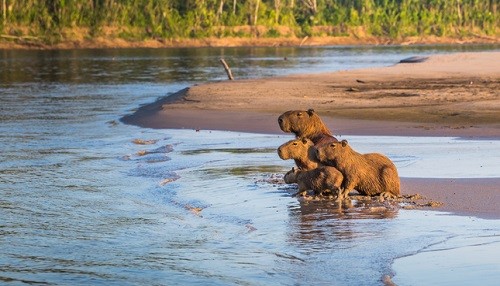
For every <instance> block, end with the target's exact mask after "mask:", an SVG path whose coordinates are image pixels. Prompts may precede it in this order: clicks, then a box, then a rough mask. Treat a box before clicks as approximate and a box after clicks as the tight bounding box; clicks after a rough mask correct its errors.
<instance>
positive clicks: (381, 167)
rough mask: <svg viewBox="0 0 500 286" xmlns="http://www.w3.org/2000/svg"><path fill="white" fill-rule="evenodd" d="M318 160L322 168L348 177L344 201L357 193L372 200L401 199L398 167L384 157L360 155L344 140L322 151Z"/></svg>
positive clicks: (379, 155)
mask: <svg viewBox="0 0 500 286" xmlns="http://www.w3.org/2000/svg"><path fill="white" fill-rule="evenodd" d="M316 157H317V158H318V160H319V161H320V162H321V163H322V164H325V165H329V166H333V167H335V168H337V169H338V170H339V171H340V172H341V173H342V175H344V182H343V183H342V187H343V189H344V190H343V194H342V196H341V197H342V198H345V197H347V195H348V194H349V192H350V191H352V190H353V189H356V190H357V191H358V192H359V193H360V194H362V195H369V196H373V195H389V196H399V195H400V190H399V176H398V171H397V169H396V166H395V165H394V163H392V161H391V160H390V159H389V158H387V157H386V156H384V155H382V154H378V153H370V154H360V153H358V152H356V151H354V150H353V149H352V148H351V146H349V144H348V143H347V141H346V140H342V141H341V142H332V143H330V144H325V145H323V146H320V147H318V148H317V152H316ZM339 197H340V196H339Z"/></svg>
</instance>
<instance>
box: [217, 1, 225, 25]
mask: <svg viewBox="0 0 500 286" xmlns="http://www.w3.org/2000/svg"><path fill="white" fill-rule="evenodd" d="M223 8H224V0H220V2H219V9H218V10H217V22H219V19H220V16H221V15H222V11H223V10H222V9H223Z"/></svg>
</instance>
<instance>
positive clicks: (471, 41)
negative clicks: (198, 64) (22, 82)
mask: <svg viewBox="0 0 500 286" xmlns="http://www.w3.org/2000/svg"><path fill="white" fill-rule="evenodd" d="M11 38H12V39H8V38H5V39H3V40H0V50H17V49H19V50H65V49H127V48H203V47H316V46H349V45H366V46H369V45H401V46H411V45H498V44H500V39H498V38H496V37H487V36H484V35H477V36H468V37H436V36H425V37H420V36H418V37H417V36H414V37H404V38H401V39H392V38H387V37H373V36H355V35H352V36H311V37H302V38H299V37H295V36H290V37H276V38H272V37H270V38H266V37H223V38H217V37H208V38H202V39H190V38H179V39H161V38H158V39H154V38H151V39H145V40H126V39H122V38H119V37H116V36H113V35H106V36H101V37H95V38H92V39H85V38H83V37H80V38H76V39H65V40H63V41H61V42H59V43H56V44H46V43H43V42H42V41H40V40H34V39H37V37H29V36H28V37H24V38H23V37H22V36H21V37H15V36H12V37H11Z"/></svg>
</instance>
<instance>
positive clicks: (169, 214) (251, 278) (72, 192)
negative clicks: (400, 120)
mask: <svg viewBox="0 0 500 286" xmlns="http://www.w3.org/2000/svg"><path fill="white" fill-rule="evenodd" d="M490 49H498V47H495V46H458V47H455V46H451V47H450V46H437V47H406V48H398V47H335V48H328V47H326V48H234V49H166V50H155V49H137V50H70V51H0V142H1V144H2V152H0V186H1V187H0V191H1V195H0V284H13V285H22V284H42V285H43V284H48V285H82V284H85V285H88V284H91V285H100V284H101V285H176V284H177V285H178V284H204V285H206V284H211V285H235V284H237V285H268V284H278V285H295V284H299V285H301V284H315V285H317V284H325V285H377V284H381V283H382V282H381V277H382V276H383V275H390V276H393V275H394V274H396V278H397V277H398V276H397V273H395V271H394V269H393V261H394V259H396V258H398V257H416V259H418V255H415V254H420V253H423V252H425V250H426V249H429V246H430V245H441V244H446V243H454V247H453V249H454V250H456V251H458V253H459V254H460V253H461V252H460V249H464V250H468V249H470V247H471V245H479V247H483V248H482V249H488V250H491V248H493V249H494V250H496V249H499V241H500V239H499V238H498V235H499V234H498V230H499V229H500V225H499V223H498V221H496V220H481V219H477V218H467V217H455V216H450V215H445V214H441V213H437V212H423V211H402V210H397V209H393V208H391V207H389V208H379V209H377V208H374V209H369V208H363V207H361V206H359V207H356V208H353V209H351V210H348V211H345V212H338V210H336V209H335V208H332V205H331V204H330V203H328V202H311V203H306V202H299V201H298V200H297V199H296V198H293V197H291V195H290V193H291V191H293V190H290V187H288V186H284V185H282V184H280V183H279V176H280V174H282V173H283V172H285V171H286V170H287V169H288V168H289V167H291V162H285V161H281V160H280V159H279V158H278V157H277V155H276V153H275V148H276V147H277V146H278V145H280V144H281V143H282V142H284V141H286V140H288V139H289V137H287V136H285V135H260V134H245V133H234V132H215V131H213V132H210V131H202V132H195V131H192V130H150V129H141V128H138V127H135V126H127V125H123V124H121V123H119V118H120V117H121V116H122V115H124V114H127V113H130V112H132V111H133V109H135V108H137V106H139V105H140V104H144V103H148V102H151V101H153V100H155V99H156V98H158V97H160V96H164V95H166V94H169V93H171V92H175V91H177V90H179V89H181V88H184V87H186V86H189V85H191V84H195V83H200V82H205V81H209V80H221V79H225V73H224V71H223V69H222V67H221V66H220V63H219V62H218V60H219V58H220V57H224V58H225V59H226V61H227V62H228V63H229V64H230V66H231V67H232V70H233V74H234V75H235V77H236V78H250V77H261V76H274V75H283V74H290V73H310V72H322V71H333V70H341V69H352V68H360V67H369V66H387V65H392V64H394V63H396V62H397V61H399V60H400V59H402V58H406V57H409V56H415V55H429V54H436V53H447V52H455V51H469V50H472V51H478V50H479V51H481V50H490ZM284 57H286V58H287V60H284ZM134 139H144V140H155V141H154V142H152V144H151V145H139V144H135V143H133V140H134ZM365 139H366V138H361V137H359V138H353V140H354V142H356V141H358V142H359V144H361V147H362V148H367V149H370V148H371V147H372V145H370V144H369V143H365V145H362V144H363V143H362V142H365V141H369V142H376V141H377V140H379V139H377V138H371V139H370V140H365ZM391 140H393V142H396V141H398V140H399V141H401V142H402V143H401V144H410V145H411V144H413V145H411V146H410V147H411V148H413V149H411V148H410V147H408V146H406V147H404V148H400V149H394V148H392V149H391V148H390V147H389V146H386V147H381V148H383V150H380V151H382V152H387V153H388V154H389V155H390V156H391V158H393V159H394V160H395V161H396V164H397V165H398V169H400V170H401V172H402V173H403V174H405V175H406V176H412V175H414V176H426V175H427V174H426V173H425V172H423V173H422V168H420V167H418V166H420V165H419V164H422V162H426V160H432V157H429V156H430V155H428V154H427V153H426V152H423V151H422V152H420V151H418V150H420V149H421V146H422V145H418V144H424V143H418V142H417V141H415V140H413V139H405V138H399V139H398V138H393V139H391ZM436 140H438V141H439V140H442V142H441V141H439V142H441V143H440V144H442V145H443V146H444V145H448V147H449V145H450V144H458V145H457V148H459V149H458V150H461V152H462V153H467V152H469V153H474V152H478V151H477V150H475V149H473V150H471V149H467V147H465V144H464V145H460V144H461V143H460V142H457V141H454V140H453V139H450V138H445V139H436ZM405 142H406V143H405ZM415 142H416V143H415ZM469 142H470V141H469ZM481 142H482V143H481V144H484V148H483V149H481V150H486V151H485V152H488V153H489V154H490V156H489V157H490V159H489V160H490V161H488V162H489V163H488V162H486V163H485V164H484V166H485V167H484V169H480V168H479V167H478V168H477V169H474V170H475V171H474V173H473V174H470V175H471V176H474V177H481V176H490V177H491V176H495V170H498V168H497V167H498V165H496V164H497V163H495V162H498V161H497V160H496V157H495V156H491V154H492V153H493V154H495V150H498V143H497V142H490V141H486V140H485V141H481ZM478 144H479V143H478ZM379 146H380V144H379ZM399 146H402V145H399ZM409 148H410V149H409ZM408 150H414V151H412V152H409V151H408ZM464 150H465V151H464ZM496 153H497V154H498V153H499V152H496ZM471 157H473V156H471ZM429 158H431V159H429ZM440 160H442V161H443V162H448V163H449V160H448V159H446V158H445V159H443V158H441V157H440ZM483 163H484V162H483ZM449 165H453V164H449ZM445 166H447V165H445ZM481 167H483V166H481ZM436 169H438V170H440V171H442V172H441V173H440V172H437V173H436V172H432V171H430V173H436V176H439V175H440V174H441V175H442V176H459V177H463V176H467V175H468V174H463V173H462V172H461V170H460V169H457V168H455V169H453V168H448V167H446V168H439V167H436ZM442 169H446V172H445V171H444V170H442ZM275 178H277V179H276V182H275V181H274V179H275ZM463 238H466V240H465V241H470V243H465V242H464V239H463ZM479 238H481V240H479ZM456 241H458V242H459V243H457V242H456ZM438 250H439V248H438ZM456 251H455V252H456ZM455 252H453V253H455ZM489 252H490V253H491V251H489ZM496 262H497V263H496V264H495V263H493V264H492V265H493V270H496V269H498V267H499V265H500V263H498V261H496ZM394 265H395V269H397V267H396V266H398V265H400V264H398V263H396V264H394ZM401 265H404V261H403V262H402V264H401ZM462 266H463V265H462ZM443 267H444V268H446V266H443ZM478 267H479V268H480V269H482V270H483V271H482V272H473V271H472V270H473V269H475V268H478ZM495 267H496V268H495ZM403 268H405V269H406V267H404V266H403ZM467 269H468V270H470V271H471V272H473V273H472V275H473V274H474V273H480V274H484V271H489V269H491V268H488V266H484V265H481V264H478V263H476V264H474V265H473V266H469V267H468V268H467ZM487 273H488V274H490V275H489V276H487V277H489V278H487V279H486V278H484V279H483V281H481V282H482V283H480V284H483V285H486V284H488V283H491V282H492V281H496V279H497V278H499V277H498V273H500V272H498V271H496V272H495V271H493V272H492V273H493V274H491V272H487ZM405 275H410V274H405ZM431 277H432V275H431ZM436 277H437V276H436ZM482 277H484V275H483V276H482ZM474 278H475V277H474V276H473V278H469V279H474ZM400 279H402V281H398V283H399V284H401V285H405V281H411V280H410V278H407V279H405V278H404V277H403V278H400ZM431 281H432V280H431ZM417 284H418V283H417ZM408 285H415V284H413V283H410V282H408Z"/></svg>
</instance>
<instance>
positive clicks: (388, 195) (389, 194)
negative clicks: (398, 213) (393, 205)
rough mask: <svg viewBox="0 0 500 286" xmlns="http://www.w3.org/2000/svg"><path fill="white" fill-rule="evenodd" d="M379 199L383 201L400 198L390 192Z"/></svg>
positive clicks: (381, 195)
mask: <svg viewBox="0 0 500 286" xmlns="http://www.w3.org/2000/svg"><path fill="white" fill-rule="evenodd" d="M379 198H380V200H381V201H383V200H384V199H397V198H399V196H398V195H395V194H393V193H389V192H382V193H381V194H380V195H379Z"/></svg>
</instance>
